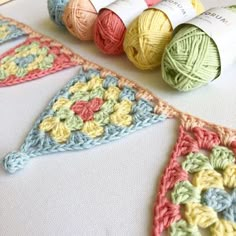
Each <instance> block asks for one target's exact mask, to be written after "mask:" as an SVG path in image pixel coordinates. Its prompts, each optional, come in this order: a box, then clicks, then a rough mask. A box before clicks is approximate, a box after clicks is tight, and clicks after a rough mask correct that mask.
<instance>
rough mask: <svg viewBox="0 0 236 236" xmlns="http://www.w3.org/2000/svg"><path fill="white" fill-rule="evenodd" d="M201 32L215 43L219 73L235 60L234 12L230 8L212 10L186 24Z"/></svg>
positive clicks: (235, 13)
mask: <svg viewBox="0 0 236 236" xmlns="http://www.w3.org/2000/svg"><path fill="white" fill-rule="evenodd" d="M187 23H188V24H191V25H195V26H197V27H198V28H200V29H201V30H203V31H204V32H205V33H206V34H207V35H209V37H211V38H212V39H213V41H214V42H215V44H216V46H217V48H218V51H219V56H220V63H221V72H222V71H224V70H225V69H226V68H227V67H228V66H229V65H231V64H233V63H234V62H235V59H236V56H235V54H236V12H234V11H233V10H231V9H230V8H213V9H210V10H208V11H206V12H204V13H202V14H201V15H199V16H198V17H196V18H194V19H192V20H191V21H189V22H187Z"/></svg>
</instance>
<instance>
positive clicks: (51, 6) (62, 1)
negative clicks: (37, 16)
mask: <svg viewBox="0 0 236 236" xmlns="http://www.w3.org/2000/svg"><path fill="white" fill-rule="evenodd" d="M68 1H69V0H48V12H49V16H50V18H51V20H52V21H53V22H54V23H56V24H57V25H59V26H64V22H63V19H62V16H63V13H64V9H65V7H66V5H67V3H68Z"/></svg>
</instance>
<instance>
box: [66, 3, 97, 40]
mask: <svg viewBox="0 0 236 236" xmlns="http://www.w3.org/2000/svg"><path fill="white" fill-rule="evenodd" d="M96 18H97V11H96V9H95V8H94V6H93V4H92V3H91V2H90V1H89V0H70V2H69V3H68V5H67V7H66V9H65V12H64V16H63V20H64V22H65V26H66V28H67V29H68V31H69V32H70V33H71V34H72V35H74V36H75V37H77V38H79V39H80V40H92V39H93V27H94V23H95V20H96Z"/></svg>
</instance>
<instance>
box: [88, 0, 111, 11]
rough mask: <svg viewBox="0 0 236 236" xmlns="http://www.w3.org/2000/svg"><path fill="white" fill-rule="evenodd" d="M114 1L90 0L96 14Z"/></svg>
mask: <svg viewBox="0 0 236 236" xmlns="http://www.w3.org/2000/svg"><path fill="white" fill-rule="evenodd" d="M114 1H115V0H102V1H101V0H90V2H91V3H92V4H93V6H94V8H95V9H96V11H97V12H99V11H100V10H101V9H102V8H103V7H106V6H107V5H109V4H111V3H113V2H114Z"/></svg>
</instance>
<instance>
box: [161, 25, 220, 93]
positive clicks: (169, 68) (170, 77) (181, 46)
mask: <svg viewBox="0 0 236 236" xmlns="http://www.w3.org/2000/svg"><path fill="white" fill-rule="evenodd" d="M161 67H162V77H163V80H164V81H166V82H167V83H168V84H169V85H170V86H171V87H173V88H175V89H177V90H180V91H190V90H193V89H196V88H198V87H201V86H203V85H205V84H207V83H209V82H211V81H212V80H214V79H216V78H217V77H218V76H219V75H220V72H221V63H220V55H219V51H218V48H217V46H216V44H215V42H214V41H213V40H212V38H210V37H209V36H208V35H207V34H206V33H205V32H204V31H202V30H201V29H199V28H198V27H196V26H193V25H184V26H183V27H182V28H181V29H180V30H179V31H178V32H177V33H176V34H175V35H174V37H173V39H172V40H171V42H170V43H169V44H168V46H167V47H166V49H165V50H164V54H163V58H162V65H161Z"/></svg>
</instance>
